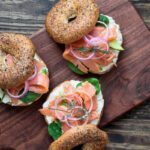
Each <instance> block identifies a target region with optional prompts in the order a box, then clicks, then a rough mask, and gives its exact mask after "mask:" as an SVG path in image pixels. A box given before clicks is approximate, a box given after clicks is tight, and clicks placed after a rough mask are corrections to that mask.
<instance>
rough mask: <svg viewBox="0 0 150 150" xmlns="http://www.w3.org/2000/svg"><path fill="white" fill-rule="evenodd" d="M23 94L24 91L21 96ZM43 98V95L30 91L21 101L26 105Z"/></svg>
mask: <svg viewBox="0 0 150 150" xmlns="http://www.w3.org/2000/svg"><path fill="white" fill-rule="evenodd" d="M22 92H23V90H21V91H20V93H19V94H21V93H22ZM40 96H41V94H37V93H33V92H31V91H28V92H27V94H26V95H25V96H24V97H22V98H20V100H21V101H23V102H24V103H31V102H33V101H35V100H36V99H38V98H39V97H40Z"/></svg>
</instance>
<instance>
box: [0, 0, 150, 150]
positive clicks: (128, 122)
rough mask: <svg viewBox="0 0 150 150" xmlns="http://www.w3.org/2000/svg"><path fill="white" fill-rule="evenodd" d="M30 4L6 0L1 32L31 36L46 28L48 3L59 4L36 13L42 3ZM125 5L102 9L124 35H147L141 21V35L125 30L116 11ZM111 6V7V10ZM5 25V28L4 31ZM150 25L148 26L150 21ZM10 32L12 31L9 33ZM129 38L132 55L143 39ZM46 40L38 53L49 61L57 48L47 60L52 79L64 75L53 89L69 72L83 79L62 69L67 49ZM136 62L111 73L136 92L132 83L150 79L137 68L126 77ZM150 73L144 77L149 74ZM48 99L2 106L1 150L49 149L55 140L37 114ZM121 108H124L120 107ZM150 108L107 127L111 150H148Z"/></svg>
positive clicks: (44, 5)
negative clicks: (119, 26)
mask: <svg viewBox="0 0 150 150" xmlns="http://www.w3.org/2000/svg"><path fill="white" fill-rule="evenodd" d="M27 2H28V1H27V0H23V1H21V2H20V1H19V0H13V1H7V4H8V6H6V5H5V1H2V2H0V3H1V4H2V5H0V7H1V8H2V10H3V11H4V12H7V13H6V16H7V15H8V18H6V19H4V21H3V20H2V21H1V22H0V27H2V28H0V29H2V30H0V32H4V31H7V32H12V31H13V32H18V33H25V34H26V35H30V34H31V33H32V32H34V31H36V30H37V29H38V28H41V27H42V26H43V21H44V18H45V14H46V13H47V12H46V11H48V9H49V8H48V7H50V6H48V4H52V5H53V4H54V3H55V2H49V1H45V2H42V4H38V5H37V6H35V8H34V9H33V10H32V9H31V7H32V8H33V5H34V4H35V3H36V2H38V1H36V2H35V1H32V2H31V6H29V5H27ZM13 3H14V4H17V5H19V6H15V7H14V9H13V10H11V6H12V5H14V4H13ZM133 3H134V4H136V6H137V7H139V11H140V9H141V10H142V7H143V5H144V6H145V7H147V8H149V6H148V5H146V1H142V2H138V1H136V0H134V1H133ZM116 4H117V5H118V7H117V8H116V6H115V5H116ZM125 4H126V3H123V1H121V0H120V2H119V3H118V0H117V1H115V5H114V4H111V1H110V0H108V1H107V3H106V2H104V1H103V3H101V6H100V8H101V11H102V12H104V13H108V14H110V15H112V16H113V17H115V19H116V20H117V21H118V22H119V24H121V26H122V30H123V32H124V33H125V32H127V34H128V33H132V36H133V35H135V34H137V35H138V37H139V35H140V34H141V33H142V34H143V31H144V30H143V29H142V26H143V23H141V22H140V24H139V26H138V28H137V29H138V30H139V29H141V31H140V32H139V33H138V31H136V28H135V29H134V30H133V31H130V30H127V29H129V28H127V29H126V28H124V24H125V22H124V20H123V21H122V16H123V13H122V12H121V13H120V15H119V16H118V14H117V13H116V12H115V11H118V8H120V6H121V9H123V7H126V6H128V5H127V4H126V5H125ZM147 4H148V1H147ZM52 5H51V6H52ZM123 5H125V6H123ZM23 6H25V8H23V9H21V8H22V7H23ZM109 6H110V7H111V8H108V7H109ZM17 7H19V8H20V9H21V10H22V13H21V15H20V14H19V13H20V12H19V11H18V12H17V10H15V8H17ZM27 7H29V8H27ZM39 8H40V10H38V9H39ZM42 8H45V10H42ZM47 8H48V9H47ZM104 8H105V10H104ZM27 10H30V11H29V12H28V11H27ZM41 10H42V11H41ZM106 10H107V11H106ZM127 10H128V9H127ZM144 10H145V13H143V16H146V14H147V13H146V10H147V11H148V9H144ZM11 11H12V12H11ZM32 11H33V12H32ZM36 11H39V13H41V15H40V16H38V15H36ZM123 11H124V12H125V11H126V10H123ZM4 12H3V13H0V15H1V17H0V18H5V17H4ZM10 12H11V13H10ZM127 12H128V11H127ZM30 13H31V14H30ZM44 13H45V14H44ZM128 13H129V12H128ZM129 16H130V15H129ZM131 16H132V15H131ZM16 18H17V19H16ZM126 18H128V15H127V16H126ZM146 18H148V17H146ZM9 19H10V20H9ZM11 19H12V20H11ZM138 19H140V18H138ZM8 20H9V23H7V22H8ZM147 20H149V19H147ZM133 21H134V20H133ZM136 21H137V20H136ZM5 22H6V23H5ZM16 22H17V23H16ZM130 23H131V27H132V28H133V27H134V25H135V24H136V22H135V23H133V22H132V19H130ZM132 23H133V25H132ZM2 24H3V25H4V29H3V25H2ZM147 24H148V21H147ZM1 25H2V26H1ZM5 25H6V27H5ZM7 25H8V26H7ZM7 29H9V31H8V30H7ZM41 32H43V31H41ZM144 33H145V32H144ZM125 34H126V33H125ZM144 35H145V34H144ZM127 37H128V35H125V44H124V45H130V47H129V48H128V47H127V49H132V52H133V50H134V51H135V50H136V49H135V46H133V45H135V43H136V40H140V38H137V39H134V40H133V41H132V39H133V38H129V39H127ZM41 39H43V37H42V36H40V37H38V39H34V40H40V41H41ZM44 39H45V41H44V42H42V43H41V44H40V45H39V46H37V49H38V50H39V49H40V51H39V53H40V54H41V55H42V56H43V58H45V56H44V55H43V54H46V49H49V48H53V50H54V49H55V50H56V55H52V54H53V53H52V52H50V54H49V58H51V59H52V60H49V59H48V58H45V61H46V63H47V64H48V65H49V68H50V69H51V77H52V78H53V79H56V78H59V77H60V76H59V74H58V73H60V74H61V78H60V79H59V81H58V80H56V81H54V80H53V82H52V84H51V89H52V88H53V87H54V86H55V85H57V84H58V83H59V82H61V81H63V80H65V79H66V77H65V76H64V74H65V73H66V72H67V74H69V75H70V76H69V78H70V79H72V78H76V79H77V78H79V76H76V75H74V74H73V73H72V72H71V71H69V70H68V68H66V67H65V68H62V66H61V64H64V66H65V62H64V60H60V59H59V58H60V57H61V54H62V49H63V46H61V45H55V44H54V45H53V44H52V41H51V40H50V39H49V38H48V37H47V38H44ZM126 39H127V40H126ZM147 40H148V39H147ZM132 42H133V43H132ZM45 43H46V44H47V43H49V44H50V45H48V46H46V47H45ZM144 44H145V43H143V45H144ZM143 45H142V48H143V47H145V46H143ZM49 46H50V47H49ZM55 46H56V47H57V48H56V47H55ZM41 47H42V49H41ZM140 49H141V47H140ZM50 50H51V49H50ZM141 51H142V50H141ZM141 51H140V52H141ZM130 54H131V55H132V53H130ZM127 55H128V54H126V53H124V54H121V55H120V61H119V66H120V65H122V61H123V64H124V62H126V59H125V58H124V57H125V56H127ZM52 56H53V57H52ZM135 56H137V55H135ZM56 57H57V59H56V61H57V63H55V64H52V63H51V62H53V61H55V58H56ZM145 57H146V54H145V55H142V57H141V58H140V60H142V58H145ZM137 59H139V57H138V56H137ZM137 59H135V61H137ZM59 60H60V61H59ZM144 60H145V59H144ZM133 61H134V60H130V63H131V66H128V65H124V66H123V68H124V69H123V71H120V70H121V69H122V67H121V66H120V68H118V69H115V70H113V71H112V72H111V74H112V75H114V74H115V73H116V74H115V76H116V75H117V77H120V80H119V81H118V80H117V79H118V78H117V77H116V78H113V79H114V80H117V83H118V82H119V83H121V85H123V86H124V87H126V86H129V88H131V89H134V87H132V86H131V84H132V83H130V82H131V80H134V81H132V82H133V83H136V81H137V78H138V76H139V75H140V78H141V80H142V78H146V77H147V75H143V73H141V74H140V72H138V71H137V70H136V68H135V69H134V71H135V72H134V74H132V72H130V74H129V75H131V77H128V75H127V73H125V74H123V76H122V73H124V72H126V71H128V69H130V70H132V68H131V67H132V65H133V66H134V64H133ZM147 61H148V60H147ZM56 66H57V67H58V68H57V67H56ZM119 66H118V67H119ZM128 67H129V68H128ZM139 67H142V66H139ZM146 67H147V66H146V65H145V68H146ZM146 71H147V70H146ZM146 71H145V73H144V74H147V73H148V72H146ZM141 72H142V71H141ZM141 75H142V77H141ZM107 76H109V75H106V77H107ZM83 78H84V77H83ZM104 78H105V77H102V78H101V79H103V80H104ZM107 78H108V77H107ZM134 78H136V79H134ZM67 79H68V78H67ZM113 79H111V80H113ZM105 80H106V79H105ZM114 82H115V81H114ZM148 82H149V80H145V83H148ZM108 83H109V80H108ZM108 83H107V84H108ZM117 83H116V84H117ZM137 83H138V82H137ZM145 83H143V84H142V85H139V86H138V87H140V88H142V90H143V89H144V90H145V88H147V87H145ZM130 86H131V87H130ZM120 88H121V89H122V88H123V87H120ZM148 88H149V87H148ZM106 89H107V86H103V92H105V91H106ZM121 89H120V90H121ZM133 91H134V90H133ZM115 92H117V91H115ZM127 92H129V91H127ZM148 92H149V91H147V92H144V93H142V91H141V89H139V90H138V93H134V92H133V93H132V92H130V93H131V98H130V100H131V101H132V97H133V98H137V97H139V100H138V102H141V100H143V98H144V99H145V97H147V96H148V94H149V93H148ZM108 94H110V93H108ZM111 94H113V93H111ZM117 94H118V93H117ZM123 94H124V93H123ZM134 94H137V96H135V97H134V96H133V95H134ZM105 95H106V96H105V97H106V98H107V97H108V95H107V94H105ZM120 97H121V96H120ZM45 98H46V95H45V96H44V97H42V99H41V101H39V102H36V103H35V104H33V105H32V106H30V107H28V108H23V109H21V108H17V109H13V108H10V107H8V106H4V105H2V106H1V107H0V115H1V116H0V129H1V134H0V148H2V147H12V148H14V149H17V150H20V149H21V150H22V149H23V150H24V149H25V150H28V149H31V150H32V149H33V150H34V149H47V146H48V144H49V142H50V140H51V139H50V138H49V136H48V133H47V126H46V124H45V122H44V121H43V118H42V116H40V114H39V113H37V109H38V108H40V107H41V104H42V103H43V101H44V100H45ZM108 99H109V102H111V103H114V97H113V99H111V100H110V98H109V97H108ZM122 103H123V107H126V106H127V105H126V103H125V101H123V100H122ZM134 105H136V104H135V103H132V106H134ZM118 107H120V105H119V106H118ZM148 108H150V105H149V103H148V105H143V106H142V107H140V108H138V109H136V110H134V111H133V112H131V113H129V114H128V115H126V116H125V117H124V118H123V119H121V121H116V122H114V123H112V124H111V126H108V127H107V128H105V130H106V131H107V132H108V134H109V144H108V147H107V149H115V150H116V149H117V150H120V149H138V150H148V149H149V146H150V145H149V143H150V137H149V136H148V135H149V132H150V129H149V128H148V127H149V123H150V122H149V119H150V117H149V109H148ZM146 110H147V111H146ZM33 116H34V117H33ZM141 118H143V119H141ZM144 131H145V132H144ZM16 133H17V135H16ZM10 135H11V136H10ZM12 135H14V136H12ZM8 136H10V137H9V140H7V141H6V139H8ZM143 145H144V146H143Z"/></svg>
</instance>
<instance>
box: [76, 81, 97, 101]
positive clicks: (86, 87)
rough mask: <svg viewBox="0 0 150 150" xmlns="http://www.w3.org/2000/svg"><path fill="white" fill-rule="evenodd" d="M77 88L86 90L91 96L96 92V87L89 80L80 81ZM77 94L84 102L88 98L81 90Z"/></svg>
mask: <svg viewBox="0 0 150 150" xmlns="http://www.w3.org/2000/svg"><path fill="white" fill-rule="evenodd" d="M77 89H78V90H81V91H84V92H86V93H87V94H88V95H89V96H90V97H91V98H92V97H93V96H95V94H96V89H95V88H94V86H93V85H92V84H90V83H89V82H84V83H82V86H80V87H78V88H77ZM79 94H80V96H81V97H82V98H83V99H84V101H85V103H86V102H87V101H89V100H90V99H89V97H88V96H87V95H86V94H84V93H82V92H81V93H79Z"/></svg>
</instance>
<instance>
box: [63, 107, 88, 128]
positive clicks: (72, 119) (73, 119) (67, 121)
mask: <svg viewBox="0 0 150 150" xmlns="http://www.w3.org/2000/svg"><path fill="white" fill-rule="evenodd" d="M74 108H78V109H82V110H84V111H85V112H86V115H84V116H87V117H86V120H85V122H84V123H83V124H82V125H85V124H87V123H88V119H89V118H88V112H87V111H86V109H84V108H83V107H80V106H76V107H74ZM84 118H85V117H84ZM81 119H83V117H80V118H67V120H66V123H67V125H68V126H69V127H71V128H73V127H75V126H72V125H70V123H69V120H71V121H75V120H81Z"/></svg>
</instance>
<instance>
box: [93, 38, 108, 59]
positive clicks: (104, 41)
mask: <svg viewBox="0 0 150 150" xmlns="http://www.w3.org/2000/svg"><path fill="white" fill-rule="evenodd" d="M94 40H99V42H97V44H98V45H99V44H101V43H105V44H106V46H107V49H106V51H107V52H108V51H109V48H110V47H109V43H108V42H107V41H106V40H105V39H102V38H99V37H97V38H93V39H91V41H94ZM94 44H95V45H96V43H94ZM105 55H106V54H103V55H102V56H100V57H93V59H100V58H102V57H104V56H105Z"/></svg>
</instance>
